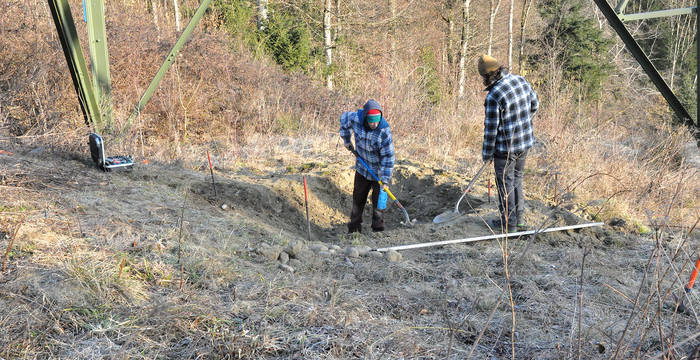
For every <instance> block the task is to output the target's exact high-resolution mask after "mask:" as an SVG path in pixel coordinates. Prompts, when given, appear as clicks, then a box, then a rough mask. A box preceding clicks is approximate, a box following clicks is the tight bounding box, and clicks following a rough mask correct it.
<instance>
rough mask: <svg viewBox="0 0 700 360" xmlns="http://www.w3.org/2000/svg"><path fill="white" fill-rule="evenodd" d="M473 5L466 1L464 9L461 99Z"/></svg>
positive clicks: (468, 0)
mask: <svg viewBox="0 0 700 360" xmlns="http://www.w3.org/2000/svg"><path fill="white" fill-rule="evenodd" d="M470 5H471V0H464V7H463V8H462V39H461V44H460V45H461V49H460V50H461V51H460V53H459V95H458V97H459V99H462V98H463V97H464V78H465V75H466V74H465V68H464V64H465V62H466V60H465V59H466V57H467V47H468V46H469V6H470Z"/></svg>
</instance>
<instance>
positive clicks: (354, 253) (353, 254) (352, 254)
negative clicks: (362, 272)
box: [345, 246, 360, 258]
mask: <svg viewBox="0 0 700 360" xmlns="http://www.w3.org/2000/svg"><path fill="white" fill-rule="evenodd" d="M345 256H347V257H349V258H358V257H360V252H359V251H358V250H357V248H356V247H352V246H351V247H349V248H347V249H345Z"/></svg>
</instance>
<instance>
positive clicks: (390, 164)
mask: <svg viewBox="0 0 700 360" xmlns="http://www.w3.org/2000/svg"><path fill="white" fill-rule="evenodd" d="M351 134H355V146H353V145H352V142H351V140H350V135H351ZM340 137H342V138H343V142H344V143H345V148H346V149H348V150H349V151H351V152H353V153H354V152H355V147H357V155H359V156H360V157H361V158H362V159H364V161H365V163H367V165H369V166H370V167H371V168H372V171H374V173H375V174H376V175H377V176H378V177H379V180H381V181H382V183H383V184H384V187H383V188H382V189H380V188H379V182H377V181H376V180H375V179H374V177H373V176H372V174H371V173H370V172H369V171H368V170H367V169H366V168H365V167H364V166H363V165H362V164H361V163H360V160H359V159H356V160H355V181H354V185H353V189H352V211H351V213H350V222H349V223H348V233H354V232H361V231H362V213H363V211H364V209H365V203H367V195H369V191H370V189H371V190H372V231H384V211H385V210H384V209H385V208H386V207H385V204H386V193H385V191H386V187H387V185H389V183H390V181H391V173H392V171H393V170H394V141H393V140H392V138H391V130H390V129H389V123H387V121H386V119H385V118H384V116H383V113H382V108H381V106H379V103H377V102H376V101H374V100H371V99H370V100H369V101H367V103H366V104H365V106H364V107H362V109H359V110H357V111H354V112H350V111H349V112H345V113H343V115H341V116H340ZM380 192H381V193H382V196H381V199H382V201H380Z"/></svg>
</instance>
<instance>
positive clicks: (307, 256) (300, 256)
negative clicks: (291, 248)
mask: <svg viewBox="0 0 700 360" xmlns="http://www.w3.org/2000/svg"><path fill="white" fill-rule="evenodd" d="M294 258H295V259H297V260H299V261H301V262H310V261H312V260H314V259H315V258H316V254H314V252H313V251H311V250H309V249H302V250H301V251H299V252H298V253H297V254H296V256H294Z"/></svg>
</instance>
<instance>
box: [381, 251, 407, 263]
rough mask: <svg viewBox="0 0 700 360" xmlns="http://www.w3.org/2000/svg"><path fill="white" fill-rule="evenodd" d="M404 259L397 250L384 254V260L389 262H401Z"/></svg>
mask: <svg viewBox="0 0 700 360" xmlns="http://www.w3.org/2000/svg"><path fill="white" fill-rule="evenodd" d="M402 258H403V257H402V256H401V254H400V253H399V252H398V251H396V250H389V251H387V252H386V254H384V259H386V260H387V261H389V262H399V261H401V259H402Z"/></svg>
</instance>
